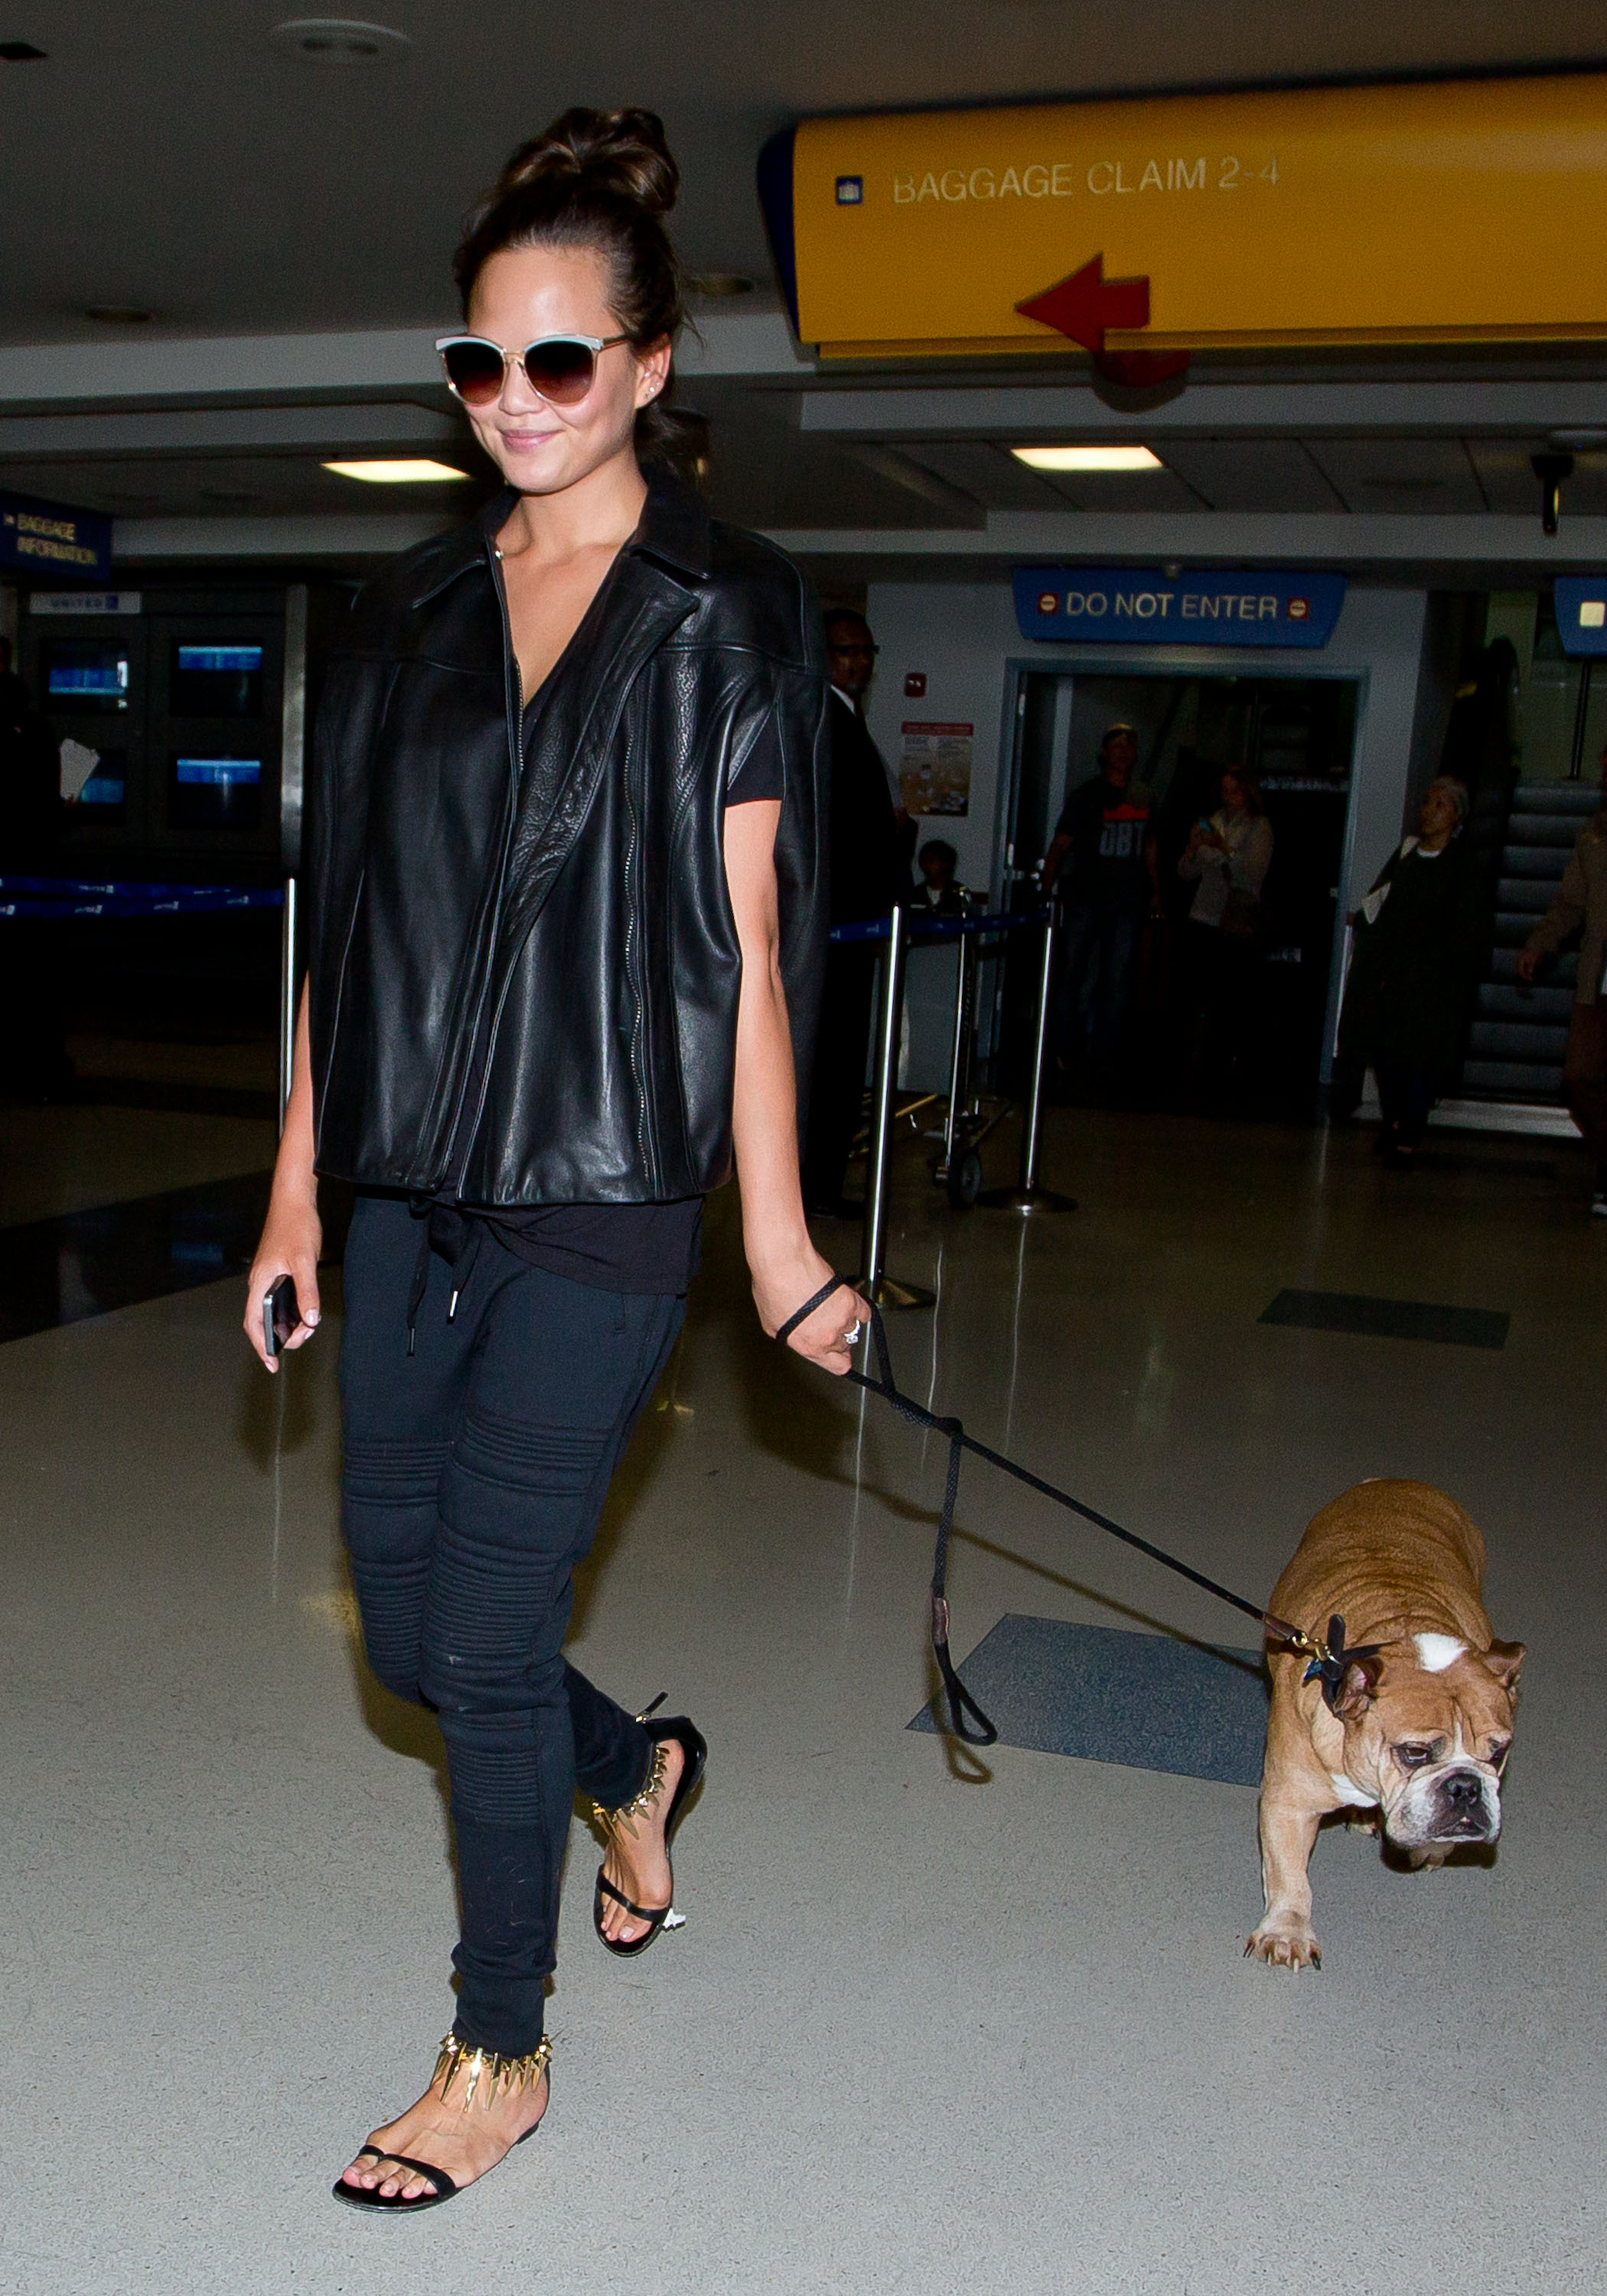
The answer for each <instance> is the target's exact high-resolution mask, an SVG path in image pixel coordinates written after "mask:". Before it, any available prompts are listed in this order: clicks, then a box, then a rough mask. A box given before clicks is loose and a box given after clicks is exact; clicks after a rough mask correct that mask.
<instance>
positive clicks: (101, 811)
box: [78, 750, 128, 821]
mask: <svg viewBox="0 0 1607 2296" xmlns="http://www.w3.org/2000/svg"><path fill="white" fill-rule="evenodd" d="M127 790H128V753H127V750H102V751H101V752H100V754H99V755H98V756H97V758H95V761H94V767H93V769H92V771H91V773H90V775H89V778H88V780H87V781H86V783H84V785H83V787H82V788H81V789H80V790H79V791H78V803H79V804H80V805H85V806H93V807H94V808H95V817H96V819H97V820H101V821H108V820H110V819H111V816H113V815H114V814H119V813H121V811H122V809H123V801H124V799H125V798H126V796H127Z"/></svg>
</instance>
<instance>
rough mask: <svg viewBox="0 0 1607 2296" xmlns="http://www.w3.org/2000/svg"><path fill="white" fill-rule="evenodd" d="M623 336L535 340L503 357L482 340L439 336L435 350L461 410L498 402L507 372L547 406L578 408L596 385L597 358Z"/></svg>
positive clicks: (497, 347) (483, 337)
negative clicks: (518, 373)
mask: <svg viewBox="0 0 1607 2296" xmlns="http://www.w3.org/2000/svg"><path fill="white" fill-rule="evenodd" d="M629 340H630V337H629V336H628V335H538V336H537V338H536V340H535V341H534V342H533V343H527V344H526V345H525V347H524V348H523V350H521V351H505V350H504V348H503V347H502V345H501V344H500V343H494V342H492V341H491V340H490V339H489V337H488V336H486V335H443V336H442V337H441V338H440V340H439V342H438V343H437V344H436V346H435V348H436V349H437V350H438V351H439V353H440V355H441V365H443V366H444V367H445V368H446V370H447V387H448V388H449V389H451V391H452V392H453V393H454V395H455V397H456V398H461V399H462V401H463V405H464V406H491V405H492V404H493V402H494V401H495V400H496V399H498V398H501V397H502V392H503V384H504V381H506V379H507V373H508V369H509V368H510V367H511V366H520V367H522V368H523V369H524V376H525V381H527V382H528V383H529V386H530V389H532V390H533V391H535V393H536V394H537V398H545V400H546V402H547V404H548V406H579V404H580V402H581V400H582V399H583V398H585V397H586V392H587V391H588V390H589V389H591V387H592V385H593V383H594V382H595V381H596V380H597V354H598V352H599V351H606V350H611V349H612V348H613V347H614V345H615V344H616V343H627V342H628V341H629Z"/></svg>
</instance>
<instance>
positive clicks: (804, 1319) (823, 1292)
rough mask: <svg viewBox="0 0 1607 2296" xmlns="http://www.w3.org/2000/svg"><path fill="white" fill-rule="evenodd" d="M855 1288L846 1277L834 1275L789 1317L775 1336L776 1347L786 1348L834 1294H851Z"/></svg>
mask: <svg viewBox="0 0 1607 2296" xmlns="http://www.w3.org/2000/svg"><path fill="white" fill-rule="evenodd" d="M853 1288H854V1287H853V1285H852V1284H851V1283H849V1279H848V1277H847V1276H846V1275H833V1276H832V1280H831V1282H830V1283H823V1284H822V1285H821V1287H820V1289H819V1291H818V1292H816V1294H815V1297H814V1298H813V1299H812V1300H805V1301H804V1303H803V1306H802V1307H801V1308H798V1309H797V1310H796V1311H795V1312H794V1313H793V1314H792V1315H791V1316H788V1318H787V1320H786V1322H785V1323H784V1324H783V1325H782V1327H781V1329H780V1331H779V1332H777V1333H776V1334H775V1344H776V1346H777V1347H778V1348H784V1347H785V1346H786V1344H787V1341H789V1340H790V1339H791V1336H792V1334H793V1333H794V1332H795V1331H796V1330H797V1329H798V1327H799V1324H807V1323H808V1320H809V1318H810V1316H812V1315H813V1314H814V1313H815V1310H816V1308H824V1305H825V1303H826V1301H827V1300H829V1299H830V1298H831V1296H832V1292H851V1291H852V1290H853Z"/></svg>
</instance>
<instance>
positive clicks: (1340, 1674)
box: [1267, 1611, 1383, 1714]
mask: <svg viewBox="0 0 1607 2296" xmlns="http://www.w3.org/2000/svg"><path fill="white" fill-rule="evenodd" d="M1267 1631H1268V1632H1269V1633H1270V1634H1273V1635H1275V1636H1276V1637H1277V1639H1278V1640H1279V1641H1280V1642H1285V1643H1288V1644H1290V1646H1291V1649H1294V1650H1298V1651H1305V1652H1308V1655H1309V1657H1310V1660H1311V1663H1310V1665H1309V1666H1308V1668H1307V1669H1306V1671H1305V1673H1304V1674H1303V1675H1302V1676H1301V1677H1300V1680H1301V1682H1302V1683H1307V1682H1320V1683H1321V1684H1322V1685H1323V1702H1324V1705H1325V1706H1326V1707H1327V1709H1328V1711H1329V1712H1330V1714H1333V1713H1336V1712H1337V1711H1338V1709H1339V1694H1340V1687H1341V1684H1342V1683H1343V1681H1344V1679H1345V1670H1346V1669H1347V1668H1348V1667H1349V1666H1350V1665H1352V1664H1353V1663H1354V1662H1355V1661H1357V1659H1364V1658H1376V1657H1377V1656H1378V1653H1379V1652H1380V1651H1381V1650H1382V1648H1383V1644H1382V1643H1353V1644H1351V1646H1350V1647H1349V1649H1348V1650H1347V1648H1346V1647H1345V1621H1344V1620H1343V1619H1341V1617H1340V1616H1339V1614H1338V1612H1337V1611H1336V1612H1335V1613H1334V1615H1333V1616H1332V1618H1331V1619H1330V1620H1329V1621H1328V1639H1327V1640H1326V1642H1318V1641H1317V1640H1316V1637H1315V1636H1312V1635H1308V1634H1307V1633H1306V1632H1305V1630H1304V1628H1300V1627H1291V1625H1289V1623H1288V1621H1287V1620H1283V1619H1275V1618H1273V1617H1271V1616H1270V1615H1269V1616H1268V1618H1267Z"/></svg>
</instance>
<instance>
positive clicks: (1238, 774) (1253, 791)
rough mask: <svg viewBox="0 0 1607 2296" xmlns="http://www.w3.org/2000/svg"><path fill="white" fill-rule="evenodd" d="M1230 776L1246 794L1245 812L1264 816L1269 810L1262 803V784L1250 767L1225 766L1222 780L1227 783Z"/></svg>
mask: <svg viewBox="0 0 1607 2296" xmlns="http://www.w3.org/2000/svg"><path fill="white" fill-rule="evenodd" d="M1229 775H1231V776H1232V777H1233V779H1234V781H1236V782H1237V783H1238V784H1239V787H1240V788H1241V789H1242V791H1243V792H1244V810H1245V812H1246V813H1250V814H1258V815H1259V814H1264V813H1265V812H1266V810H1267V808H1266V806H1265V805H1264V804H1263V803H1262V801H1261V784H1260V783H1259V781H1258V780H1257V779H1256V777H1255V775H1253V774H1252V773H1251V772H1250V767H1248V766H1224V767H1223V768H1222V772H1221V780H1222V781H1226V780H1227V779H1228V777H1229Z"/></svg>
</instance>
